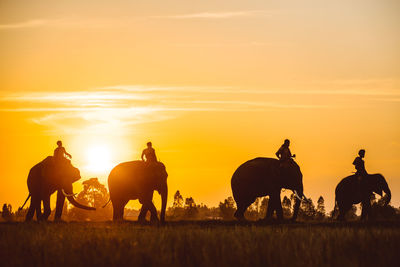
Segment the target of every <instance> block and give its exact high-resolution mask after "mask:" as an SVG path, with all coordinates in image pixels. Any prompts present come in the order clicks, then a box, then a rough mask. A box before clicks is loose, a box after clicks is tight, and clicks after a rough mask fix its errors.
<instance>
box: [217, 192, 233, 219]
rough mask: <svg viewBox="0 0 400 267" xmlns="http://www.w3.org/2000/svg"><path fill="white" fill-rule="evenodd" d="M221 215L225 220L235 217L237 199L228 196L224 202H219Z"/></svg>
mask: <svg viewBox="0 0 400 267" xmlns="http://www.w3.org/2000/svg"><path fill="white" fill-rule="evenodd" d="M219 210H220V215H221V217H222V218H223V219H224V220H231V219H233V214H234V213H235V210H236V208H235V201H234V200H233V197H231V196H230V197H228V198H227V199H225V200H224V202H220V203H219Z"/></svg>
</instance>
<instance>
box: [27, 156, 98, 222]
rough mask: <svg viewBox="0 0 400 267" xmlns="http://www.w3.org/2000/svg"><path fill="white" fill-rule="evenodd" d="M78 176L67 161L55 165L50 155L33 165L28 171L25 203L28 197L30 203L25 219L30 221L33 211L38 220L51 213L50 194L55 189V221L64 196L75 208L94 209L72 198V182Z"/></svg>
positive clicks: (77, 178) (59, 217)
mask: <svg viewBox="0 0 400 267" xmlns="http://www.w3.org/2000/svg"><path fill="white" fill-rule="evenodd" d="M60 168H61V169H60ZM80 178H81V176H80V172H79V169H77V168H75V167H73V166H72V164H71V163H70V162H69V161H66V162H62V166H57V164H56V163H55V161H54V158H53V157H52V156H49V157H47V158H45V159H44V160H43V161H41V162H39V163H38V164H36V165H35V166H33V167H32V168H31V169H30V171H29V175H28V181H27V184H28V190H29V195H28V198H27V199H26V200H25V203H26V202H27V201H28V199H29V198H31V203H30V206H29V209H28V213H27V214H26V217H25V221H31V220H32V218H33V216H34V214H35V211H36V218H37V220H38V221H39V220H47V219H48V217H49V215H50V213H51V209H50V196H51V195H52V194H53V193H54V192H55V191H57V203H56V212H55V216H54V220H55V221H57V220H61V214H62V210H63V206H64V201H65V197H67V198H68V200H69V201H70V202H71V204H72V205H74V206H75V207H77V208H81V209H85V210H95V208H93V207H88V206H84V205H82V204H80V203H78V202H77V201H76V200H75V199H74V194H73V190H72V184H73V183H74V182H76V181H78V180H79V179H80ZM42 201H43V206H44V213H43V214H42V210H41V202H42ZM25 203H24V205H25ZM24 205H23V206H24ZM23 206H22V207H23ZM22 207H21V209H22Z"/></svg>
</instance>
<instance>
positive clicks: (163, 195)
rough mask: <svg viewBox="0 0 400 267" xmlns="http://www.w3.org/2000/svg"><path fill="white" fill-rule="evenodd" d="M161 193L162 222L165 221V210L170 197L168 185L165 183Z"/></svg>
mask: <svg viewBox="0 0 400 267" xmlns="http://www.w3.org/2000/svg"><path fill="white" fill-rule="evenodd" d="M160 195H161V214H160V221H161V223H164V222H165V210H166V208H167V198H168V185H167V183H165V185H163V186H162V188H161V190H160Z"/></svg>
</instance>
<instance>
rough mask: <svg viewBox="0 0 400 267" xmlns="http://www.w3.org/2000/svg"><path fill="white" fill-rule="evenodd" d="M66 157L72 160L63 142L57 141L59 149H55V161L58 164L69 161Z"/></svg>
mask: <svg viewBox="0 0 400 267" xmlns="http://www.w3.org/2000/svg"><path fill="white" fill-rule="evenodd" d="M66 156H67V157H68V158H70V159H72V156H71V154H69V153H68V152H67V151H66V150H65V148H64V147H63V146H62V142H61V141H60V140H59V141H57V148H56V149H54V159H55V161H56V162H57V163H60V162H63V161H64V160H67V158H66Z"/></svg>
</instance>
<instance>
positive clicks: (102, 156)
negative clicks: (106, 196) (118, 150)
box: [86, 145, 113, 174]
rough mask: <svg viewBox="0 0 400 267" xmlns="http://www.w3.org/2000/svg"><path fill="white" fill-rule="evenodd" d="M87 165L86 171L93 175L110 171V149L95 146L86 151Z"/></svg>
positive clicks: (104, 146)
mask: <svg viewBox="0 0 400 267" xmlns="http://www.w3.org/2000/svg"><path fill="white" fill-rule="evenodd" d="M86 157H87V162H88V165H87V166H86V169H87V170H88V171H90V172H93V173H100V174H104V173H107V172H109V171H110V170H111V168H112V167H113V166H112V161H111V158H112V155H111V151H110V149H109V148H108V147H107V146H106V145H95V146H92V147H89V148H88V149H87V150H86Z"/></svg>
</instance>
